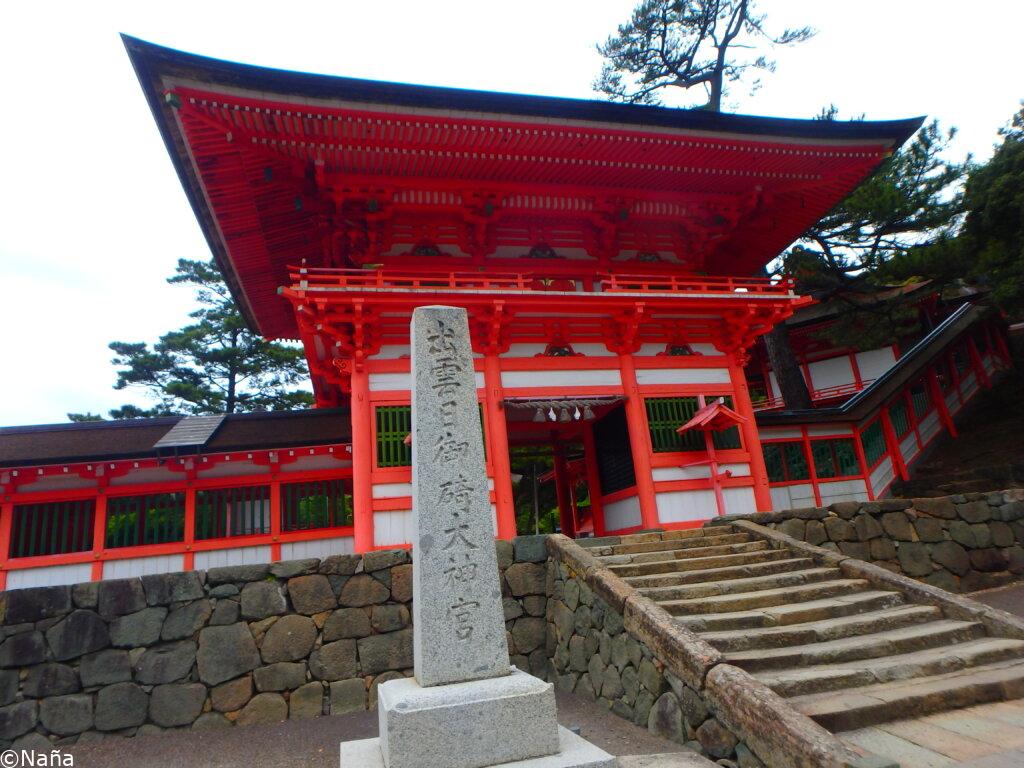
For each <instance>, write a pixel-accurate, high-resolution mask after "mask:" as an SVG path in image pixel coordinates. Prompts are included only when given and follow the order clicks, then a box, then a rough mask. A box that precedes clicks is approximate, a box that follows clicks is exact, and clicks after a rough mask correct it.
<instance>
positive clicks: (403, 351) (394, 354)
mask: <svg viewBox="0 0 1024 768" xmlns="http://www.w3.org/2000/svg"><path fill="white" fill-rule="evenodd" d="M408 354H409V345H408V344H384V345H383V346H381V348H380V351H379V352H378V353H377V354H376V355H373V358H372V359H374V360H397V359H398V358H400V357H402V355H408Z"/></svg>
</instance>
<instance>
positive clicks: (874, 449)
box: [860, 419, 885, 467]
mask: <svg viewBox="0 0 1024 768" xmlns="http://www.w3.org/2000/svg"><path fill="white" fill-rule="evenodd" d="M860 444H861V446H862V447H863V448H864V459H865V460H866V461H867V463H868V466H869V467H873V466H875V464H877V463H878V460H879V459H881V458H882V456H884V455H885V434H884V433H883V432H882V420H881V419H875V420H874V421H873V422H872V423H871V425H870V426H869V427H867V428H866V429H864V430H863V431H862V432H861V433H860Z"/></svg>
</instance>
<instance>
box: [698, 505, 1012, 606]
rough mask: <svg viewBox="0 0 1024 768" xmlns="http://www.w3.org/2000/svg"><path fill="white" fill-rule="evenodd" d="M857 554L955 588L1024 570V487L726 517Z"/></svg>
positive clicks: (992, 582)
mask: <svg viewBox="0 0 1024 768" xmlns="http://www.w3.org/2000/svg"><path fill="white" fill-rule="evenodd" d="M736 519H744V520H750V521H751V522H753V523H758V524H760V525H763V526H766V527H768V528H772V529H774V530H777V531H779V532H780V533H784V534H786V535H788V536H791V537H793V538H794V539H799V540H800V541H806V542H807V543H808V544H815V545H817V546H820V547H823V548H825V549H829V550H832V551H833V552H840V553H842V554H844V555H846V556H848V557H855V558H858V559H860V560H865V561H867V562H869V563H874V564H875V565H879V566H881V567H883V568H887V569H888V570H890V571H893V572H894V573H900V574H903V575H905V576H909V577H911V578H914V579H918V580H920V581H924V582H926V583H928V584H931V585H933V586H936V587H940V588H941V589H945V590H948V591H950V592H974V591H976V590H979V589H985V588H988V587H995V586H999V585H1001V584H1006V583H1007V582H1010V581H1013V580H1016V579H1019V578H1021V576H1022V575H1024V546H1022V545H1024V489H1020V488H1016V489H1011V490H1006V491H994V492H992V493H968V494H958V495H955V496H942V497H937V498H923V499H883V500H880V501H872V502H855V501H843V502H839V503H836V504H832V505H830V506H828V507H807V508H804V509H789V510H785V511H783V512H759V513H756V514H753V515H745V516H742V517H733V516H729V517H723V518H718V519H716V520H714V521H712V524H721V523H726V522H728V521H730V520H736Z"/></svg>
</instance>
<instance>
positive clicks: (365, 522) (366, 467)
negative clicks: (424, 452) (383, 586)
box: [352, 367, 373, 554]
mask: <svg viewBox="0 0 1024 768" xmlns="http://www.w3.org/2000/svg"><path fill="white" fill-rule="evenodd" d="M371 415H372V414H371V408H370V377H369V374H368V373H367V372H366V369H365V368H362V367H360V368H358V369H357V370H354V371H352V518H353V527H354V528H355V537H354V538H355V541H354V544H355V550H356V552H357V553H359V554H361V553H363V552H369V551H370V550H372V549H373V501H372V495H373V494H372V488H371V479H370V473H371V470H372V465H373V426H372V424H371Z"/></svg>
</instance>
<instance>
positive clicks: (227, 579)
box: [206, 563, 323, 586]
mask: <svg viewBox="0 0 1024 768" xmlns="http://www.w3.org/2000/svg"><path fill="white" fill-rule="evenodd" d="M321 567H323V566H322V564H321ZM269 573H270V566H269V565H268V564H266V563H253V564H250V565H226V566H222V567H220V568H211V569H210V570H208V571H207V572H206V580H207V581H208V582H209V583H210V585H211V586H217V585H218V584H236V583H241V582H249V581H262V580H263V579H265V578H267V575H268V574H269Z"/></svg>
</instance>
